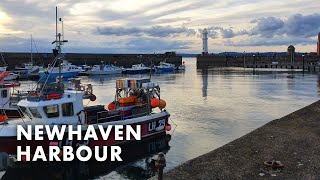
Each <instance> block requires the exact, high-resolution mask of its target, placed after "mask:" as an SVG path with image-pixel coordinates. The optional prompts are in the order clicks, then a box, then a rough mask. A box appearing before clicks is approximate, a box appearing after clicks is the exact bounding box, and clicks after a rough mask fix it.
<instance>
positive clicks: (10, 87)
mask: <svg viewBox="0 0 320 180" xmlns="http://www.w3.org/2000/svg"><path fill="white" fill-rule="evenodd" d="M19 86H20V83H13V82H11V83H3V84H0V115H1V116H5V117H6V118H5V119H12V118H20V117H21V116H22V113H21V112H20V110H19V109H18V106H17V103H18V102H19V101H20V100H21V98H22V94H21V93H20V92H18V91H17V90H16V89H15V88H16V87H19ZM0 121H3V119H2V120H0Z"/></svg>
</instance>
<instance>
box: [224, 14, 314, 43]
mask: <svg viewBox="0 0 320 180" xmlns="http://www.w3.org/2000/svg"><path fill="white" fill-rule="evenodd" d="M251 23H253V24H255V26H254V27H253V28H252V29H251V30H248V31H246V30H244V31H240V32H236V33H235V32H233V31H232V29H223V28H220V31H221V32H220V33H221V36H222V37H224V38H232V37H235V36H238V35H244V34H247V35H248V36H249V38H247V39H246V40H241V41H238V42H234V41H225V43H224V44H225V45H227V46H277V45H279V46H281V45H289V44H299V45H310V44H315V43H316V41H315V40H313V39H312V37H315V36H317V34H318V32H319V31H320V14H317V13H315V14H311V15H301V14H294V15H291V16H289V17H288V18H287V19H280V18H276V17H265V18H259V19H255V20H253V21H251Z"/></svg>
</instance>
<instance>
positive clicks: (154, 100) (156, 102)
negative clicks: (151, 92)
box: [150, 98, 160, 108]
mask: <svg viewBox="0 0 320 180" xmlns="http://www.w3.org/2000/svg"><path fill="white" fill-rule="evenodd" d="M159 104H160V101H159V99H157V98H152V99H151V101H150V105H151V107H153V108H155V107H159Z"/></svg>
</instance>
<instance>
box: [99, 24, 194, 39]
mask: <svg viewBox="0 0 320 180" xmlns="http://www.w3.org/2000/svg"><path fill="white" fill-rule="evenodd" d="M96 33H97V34H100V35H115V36H127V35H133V36H143V35H147V36H151V37H175V36H178V35H186V36H194V35H195V34H196V31H195V30H193V29H188V28H186V27H178V28H175V27H171V26H152V27H151V28H137V27H131V28H123V27H111V26H108V27H98V28H97V31H96Z"/></svg>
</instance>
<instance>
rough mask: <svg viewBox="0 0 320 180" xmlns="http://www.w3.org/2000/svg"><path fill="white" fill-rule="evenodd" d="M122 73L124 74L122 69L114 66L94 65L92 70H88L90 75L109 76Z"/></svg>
mask: <svg viewBox="0 0 320 180" xmlns="http://www.w3.org/2000/svg"><path fill="white" fill-rule="evenodd" d="M121 73H122V69H121V68H120V67H117V66H114V65H112V64H107V65H104V64H101V65H94V66H93V67H92V68H91V69H90V70H88V74H89V75H107V74H121Z"/></svg>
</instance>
